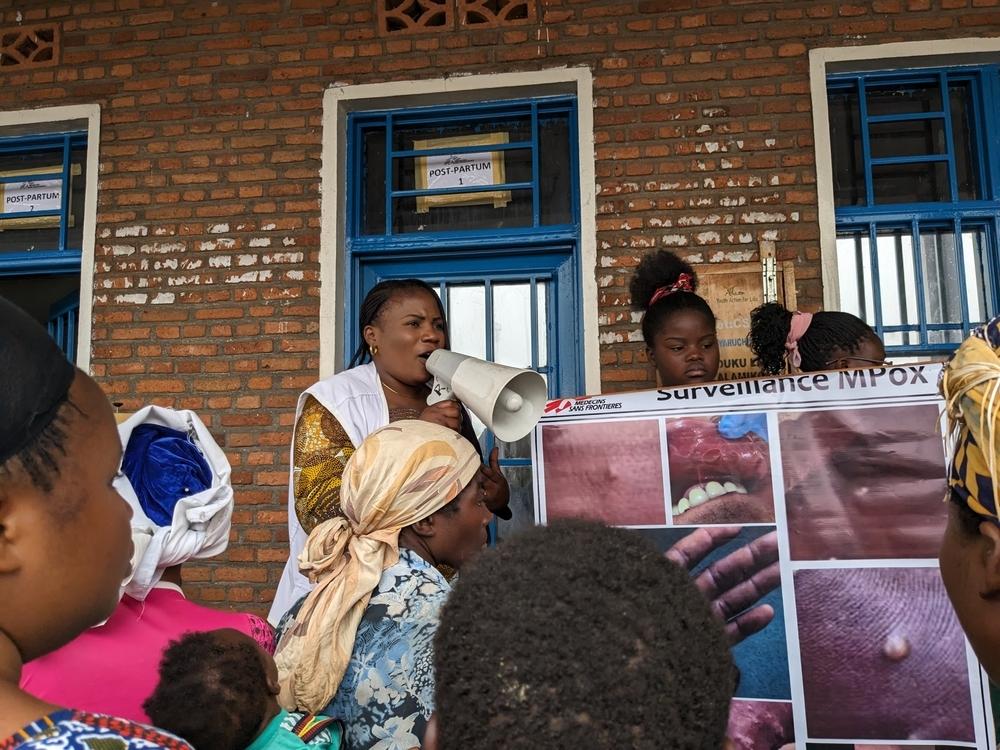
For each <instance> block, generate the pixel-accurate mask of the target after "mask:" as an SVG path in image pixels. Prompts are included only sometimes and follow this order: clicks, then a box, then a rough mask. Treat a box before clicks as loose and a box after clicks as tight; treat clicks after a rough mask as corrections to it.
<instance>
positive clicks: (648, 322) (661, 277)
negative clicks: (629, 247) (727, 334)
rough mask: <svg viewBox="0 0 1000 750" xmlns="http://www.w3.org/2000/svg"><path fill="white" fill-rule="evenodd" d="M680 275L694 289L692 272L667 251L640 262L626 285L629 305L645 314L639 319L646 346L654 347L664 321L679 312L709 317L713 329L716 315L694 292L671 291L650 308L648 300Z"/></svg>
mask: <svg viewBox="0 0 1000 750" xmlns="http://www.w3.org/2000/svg"><path fill="white" fill-rule="evenodd" d="M682 273H686V274H688V275H689V276H690V277H691V288H692V289H693V290H697V289H698V277H697V275H696V274H695V272H694V269H693V268H691V265H690V264H689V263H686V262H684V261H683V260H681V259H680V258H678V257H677V256H676V255H674V254H673V253H672V252H670V251H669V250H657V251H656V252H655V253H650V254H649V255H647V256H646V257H644V258H643V259H642V260H641V261H639V267H638V268H636V270H635V276H633V277H632V282H631V283H630V284H629V292H631V294H632V306H633V307H635V308H636V309H637V310H643V311H644V312H645V314H644V315H643V316H642V338H643V340H644V341H645V342H646V346H649V347H651V346H652V345H653V339H654V338H656V334H657V333H659V332H660V330H662V328H663V325H664V323H665V322H666V320H667V318H669V317H670V316H671V315H673V314H674V313H675V312H677V311H679V310H697V311H698V312H700V313H701V314H702V315H704V316H705V317H706V318H708V321H709V322H710V323H711V325H712V328H713V329H714V328H715V313H713V312H712V308H711V307H709V305H708V303H707V302H706V301H705V300H704V299H703V298H702V297H700V296H698V295H697V294H695V292H694V291H691V292H686V291H676V292H672V293H671V294H668V295H667V296H666V297H661V298H660V299H658V300H657V301H656V302H655V303H654V304H653V306H652V307H650V305H649V301H650V300H651V299H653V295H655V294H656V291H657V290H658V289H660V288H662V287H669V286H671V285H673V284H676V283H677V279H678V278H679V277H680V275H681V274H682Z"/></svg>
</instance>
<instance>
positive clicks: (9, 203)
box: [2, 180, 62, 214]
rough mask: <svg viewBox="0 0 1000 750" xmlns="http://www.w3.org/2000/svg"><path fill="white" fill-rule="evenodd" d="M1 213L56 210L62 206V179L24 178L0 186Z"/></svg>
mask: <svg viewBox="0 0 1000 750" xmlns="http://www.w3.org/2000/svg"><path fill="white" fill-rule="evenodd" d="M2 190H3V209H2V210H3V213H5V214H15V213H30V212H35V211H58V210H59V209H60V208H61V207H62V180H25V181H24V182H8V183H7V184H6V185H3V186H2Z"/></svg>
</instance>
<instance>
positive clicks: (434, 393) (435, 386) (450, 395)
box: [427, 376, 458, 406]
mask: <svg viewBox="0 0 1000 750" xmlns="http://www.w3.org/2000/svg"><path fill="white" fill-rule="evenodd" d="M448 399H452V400H454V401H457V400H458V399H457V398H455V394H454V392H453V391H452V390H451V387H450V386H448V384H447V383H445V382H444V381H443V380H439V379H438V378H437V376H435V377H434V382H432V383H431V392H430V395H429V396H428V397H427V405H428V406H434V404H437V403H440V402H441V401H447V400H448Z"/></svg>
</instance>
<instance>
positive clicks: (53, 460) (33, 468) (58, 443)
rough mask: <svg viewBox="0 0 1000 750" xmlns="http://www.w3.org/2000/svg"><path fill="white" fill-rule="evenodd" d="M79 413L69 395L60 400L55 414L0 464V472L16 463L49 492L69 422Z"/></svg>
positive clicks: (63, 453)
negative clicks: (33, 435)
mask: <svg viewBox="0 0 1000 750" xmlns="http://www.w3.org/2000/svg"><path fill="white" fill-rule="evenodd" d="M82 414H83V412H81V411H80V407H78V406H77V405H76V404H75V403H73V401H71V400H70V399H69V398H67V399H66V400H65V401H63V403H62V405H61V406H60V407H59V410H58V411H57V412H56V415H55V418H54V419H53V420H52V421H51V422H49V423H48V424H47V425H46V426H45V428H44V429H43V430H42V431H41V432H39V433H38V435H37V436H36V437H35V438H34V439H33V440H32V441H31V442H30V443H28V444H27V445H26V446H24V447H23V448H22V449H21V450H20V451H19V452H17V453H15V454H14V455H13V456H11V457H10V458H9V459H8V460H7V461H6V462H4V463H3V464H0V476H9V475H10V474H12V473H13V469H14V465H15V463H16V464H19V465H20V467H21V469H22V470H23V471H24V473H25V474H27V476H28V479H29V481H30V482H31V484H32V485H33V486H34V487H36V488H37V489H39V490H41V491H42V492H45V493H49V492H52V490H53V489H54V488H55V483H56V480H57V479H58V478H59V474H60V467H61V465H62V460H63V459H64V458H65V457H66V442H67V440H68V439H69V432H68V431H69V428H70V424H69V423H70V421H71V420H72V419H74V418H75V417H76V416H78V415H82Z"/></svg>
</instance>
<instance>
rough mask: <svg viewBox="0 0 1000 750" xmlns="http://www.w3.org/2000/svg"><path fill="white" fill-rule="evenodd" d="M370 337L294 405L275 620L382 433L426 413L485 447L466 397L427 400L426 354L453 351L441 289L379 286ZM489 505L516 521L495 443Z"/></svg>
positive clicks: (368, 321) (362, 329)
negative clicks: (346, 475) (317, 535)
mask: <svg viewBox="0 0 1000 750" xmlns="http://www.w3.org/2000/svg"><path fill="white" fill-rule="evenodd" d="M358 334H359V337H360V339H361V343H360V345H359V346H358V349H357V351H355V352H354V356H353V357H352V358H351V364H350V367H349V369H347V370H344V371H343V372H338V373H337V374H335V375H332V376H331V377H329V378H326V379H324V380H321V381H319V382H318V383H314V384H313V385H312V386H310V387H309V388H307V389H306V390H305V391H304V392H303V393H302V394H301V395H300V396H299V401H298V404H297V406H296V408H295V430H294V433H293V437H292V457H291V465H292V471H291V478H290V481H289V488H288V489H289V491H288V544H289V550H290V554H289V558H288V562H287V563H286V565H285V570H284V572H283V573H282V575H281V579H280V581H279V582H278V590H277V592H276V593H275V595H274V602H273V604H272V605H271V612H270V614H269V616H268V617H269V619H270V620H271V622H272V623H277V622H278V620H280V619H281V617H282V616H283V615H284V614H285V612H287V611H288V608H289V607H291V606H292V604H294V603H295V602H296V601H298V599H299V598H300V597H302V596H303V595H305V594H306V593H308V591H309V582H308V580H307V579H306V577H305V576H303V575H302V574H301V573H300V572H299V568H298V557H299V553H300V552H301V551H302V547H303V546H304V544H305V540H306V536H307V535H308V534H309V532H310V531H312V530H313V528H315V526H316V525H317V524H318V523H319V522H320V521H322V520H324V519H326V518H329V517H331V516H332V515H335V514H337V513H339V512H340V510H339V503H340V485H341V477H342V476H343V472H344V466H345V465H346V464H347V461H348V459H349V458H350V457H351V454H353V453H354V451H355V450H356V449H357V448H358V446H360V445H361V442H362V441H363V440H364V439H365V438H366V437H368V435H370V434H371V433H372V432H373V431H374V430H377V429H378V428H380V427H384V426H385V425H387V424H390V423H391V422H396V421H398V420H401V419H421V420H424V421H427V422H433V423H436V424H440V425H443V426H445V427H448V428H450V429H452V430H455V431H456V432H460V433H461V434H462V435H463V436H465V438H466V439H467V440H469V442H470V443H471V444H472V445H473V446H474V447H475V449H476V450H477V451H479V442H478V439H477V438H476V433H475V431H474V430H473V429H472V422H471V419H470V418H469V415H468V412H466V410H465V408H464V407H463V406H462V405H461V404H459V403H458V402H457V401H451V400H448V401H441V402H439V403H436V404H434V405H433V406H428V405H427V396H428V395H429V394H430V387H429V385H428V383H429V381H430V380H431V376H430V374H429V373H428V372H427V366H426V363H427V357H428V356H429V355H430V353H431V352H433V351H435V350H436V349H442V348H444V349H447V348H448V345H449V343H448V324H447V321H446V320H445V314H444V308H443V307H442V305H441V300H440V298H438V296H437V294H435V292H434V290H433V289H432V288H431V287H430V286H428V285H427V283H426V282H423V281H421V280H420V279H396V280H389V281H382V282H379V283H378V284H376V285H375V286H374V287H372V289H371V290H370V291H369V292H368V294H367V295H365V298H364V300H363V301H362V303H361V307H360V310H359V312H358ZM480 471H481V474H482V481H483V486H484V488H485V489H486V498H485V499H486V504H487V505H488V506H489V508H490V510H492V511H493V512H494V513H496V514H497V515H498V516H499V517H500V518H506V519H509V518H510V517H511V512H510V509H509V508H508V507H507V503H508V501H509V499H510V488H509V486H508V484H507V480H506V479H505V478H504V476H503V474H502V473H500V465H499V459H498V453H497V449H496V448H494V450H493V453H492V455H491V456H490V457H489V463H488V464H483V465H482V468H481V470H480Z"/></svg>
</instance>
